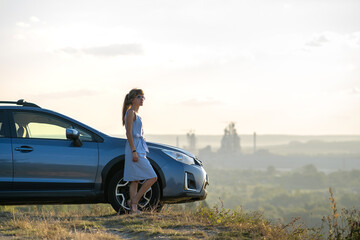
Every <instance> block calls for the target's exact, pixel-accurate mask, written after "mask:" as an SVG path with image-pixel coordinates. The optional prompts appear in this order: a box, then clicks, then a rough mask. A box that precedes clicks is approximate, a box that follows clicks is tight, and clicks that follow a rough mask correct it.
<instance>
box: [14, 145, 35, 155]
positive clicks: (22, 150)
mask: <svg viewBox="0 0 360 240" xmlns="http://www.w3.org/2000/svg"><path fill="white" fill-rule="evenodd" d="M33 150H34V149H33V148H32V147H29V146H21V147H16V148H15V151H20V152H24V153H25V152H31V151H33Z"/></svg>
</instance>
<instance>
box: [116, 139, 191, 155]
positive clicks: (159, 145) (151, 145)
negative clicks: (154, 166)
mask: <svg viewBox="0 0 360 240" xmlns="http://www.w3.org/2000/svg"><path fill="white" fill-rule="evenodd" d="M111 138H112V139H113V140H115V141H121V142H123V141H126V139H124V138H117V137H111ZM146 144H147V145H148V148H149V149H151V148H153V149H167V150H172V151H177V152H181V153H184V154H186V155H188V156H190V157H192V158H196V157H195V155H194V154H192V153H191V152H188V151H186V150H184V149H181V148H178V147H174V146H170V145H166V144H162V143H154V142H146Z"/></svg>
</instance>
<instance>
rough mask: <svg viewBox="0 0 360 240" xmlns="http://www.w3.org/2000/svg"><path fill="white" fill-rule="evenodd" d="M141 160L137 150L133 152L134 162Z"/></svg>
mask: <svg viewBox="0 0 360 240" xmlns="http://www.w3.org/2000/svg"><path fill="white" fill-rule="evenodd" d="M137 161H139V156H138V155H137V152H133V162H137Z"/></svg>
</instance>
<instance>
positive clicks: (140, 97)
mask: <svg viewBox="0 0 360 240" xmlns="http://www.w3.org/2000/svg"><path fill="white" fill-rule="evenodd" d="M144 100H145V96H144V95H137V96H136V97H135V98H134V99H133V101H132V104H133V105H135V106H142V105H143V104H144Z"/></svg>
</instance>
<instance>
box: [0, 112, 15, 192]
mask: <svg viewBox="0 0 360 240" xmlns="http://www.w3.org/2000/svg"><path fill="white" fill-rule="evenodd" d="M9 133H10V132H9V123H8V121H7V118H6V115H5V111H4V110H0V191H6V190H9V189H11V185H12V181H13V164H12V152H11V139H10V137H9Z"/></svg>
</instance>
